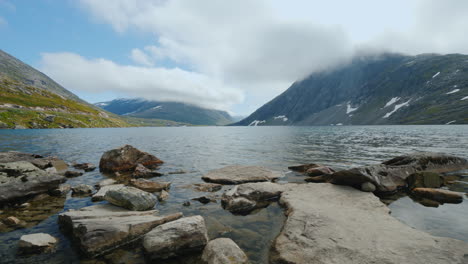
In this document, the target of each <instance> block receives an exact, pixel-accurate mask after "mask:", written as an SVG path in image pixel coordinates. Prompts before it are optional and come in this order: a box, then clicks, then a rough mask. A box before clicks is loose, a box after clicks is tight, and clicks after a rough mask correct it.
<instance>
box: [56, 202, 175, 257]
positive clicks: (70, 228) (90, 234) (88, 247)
mask: <svg viewBox="0 0 468 264" xmlns="http://www.w3.org/2000/svg"><path fill="white" fill-rule="evenodd" d="M156 213H157V211H156V210H150V211H144V212H137V211H129V210H126V209H124V208H121V207H116V206H113V205H110V204H100V205H94V206H89V207H85V208H81V209H79V210H69V211H67V212H65V213H62V214H60V215H59V218H58V222H59V224H60V226H61V227H62V228H63V230H64V231H66V232H69V234H70V235H71V236H72V237H73V238H74V240H75V241H76V242H77V243H78V245H79V247H80V249H81V251H82V252H83V253H84V254H85V255H86V256H88V257H96V256H99V255H103V254H106V253H107V252H109V251H112V250H114V249H116V248H119V247H122V246H125V245H127V244H129V243H132V242H133V241H135V240H137V239H140V238H141V237H142V236H143V235H144V234H146V233H147V232H148V231H150V230H151V229H153V228H154V227H156V226H158V225H161V224H164V223H167V222H170V221H174V220H176V219H179V218H181V217H182V213H176V214H171V215H166V216H158V215H156Z"/></svg>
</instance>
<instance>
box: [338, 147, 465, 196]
mask: <svg viewBox="0 0 468 264" xmlns="http://www.w3.org/2000/svg"><path fill="white" fill-rule="evenodd" d="M466 168H468V161H467V160H466V159H463V158H460V157H455V156H450V155H446V154H441V153H432V152H416V153H412V154H408V155H404V156H399V157H396V158H393V159H391V160H388V161H386V162H383V163H382V164H377V165H371V166H365V167H360V168H353V169H350V170H343V171H338V172H335V173H333V174H332V175H331V179H330V182H331V183H334V184H339V185H349V186H354V187H356V188H359V187H361V185H362V184H363V183H365V182H371V183H372V184H374V185H375V186H376V187H377V191H379V192H393V191H395V190H397V189H398V188H399V187H405V186H406V185H407V178H408V177H409V176H410V175H411V174H413V173H417V172H421V171H426V172H437V173H443V172H450V171H457V170H462V169H466Z"/></svg>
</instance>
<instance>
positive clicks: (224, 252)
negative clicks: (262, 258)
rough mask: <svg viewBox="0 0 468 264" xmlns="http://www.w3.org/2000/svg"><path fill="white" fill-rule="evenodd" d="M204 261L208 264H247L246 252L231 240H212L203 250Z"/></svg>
mask: <svg viewBox="0 0 468 264" xmlns="http://www.w3.org/2000/svg"><path fill="white" fill-rule="evenodd" d="M202 260H203V261H204V262H205V263H207V264H247V263H249V259H248V258H247V255H245V253H244V251H242V249H240V248H239V246H238V245H237V244H236V243H235V242H234V241H232V239H230V238H217V239H214V240H211V241H210V242H208V244H207V245H206V247H205V249H204V250H203V254H202Z"/></svg>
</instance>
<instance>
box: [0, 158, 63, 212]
mask: <svg viewBox="0 0 468 264" xmlns="http://www.w3.org/2000/svg"><path fill="white" fill-rule="evenodd" d="M64 181H65V178H64V177H63V176H60V175H57V174H50V173H47V172H46V171H44V170H41V169H39V168H37V167H36V166H34V165H33V164H31V163H30V162H27V161H18V162H9V163H0V203H5V202H8V201H13V200H16V199H19V198H23V197H26V196H31V195H34V194H40V193H45V192H48V191H49V190H54V189H56V188H57V187H58V186H59V184H60V183H62V182H64Z"/></svg>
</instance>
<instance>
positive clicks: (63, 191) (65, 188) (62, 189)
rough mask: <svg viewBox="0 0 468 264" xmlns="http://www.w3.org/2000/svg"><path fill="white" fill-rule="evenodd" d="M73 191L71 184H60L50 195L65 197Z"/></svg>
mask: <svg viewBox="0 0 468 264" xmlns="http://www.w3.org/2000/svg"><path fill="white" fill-rule="evenodd" d="M70 190H71V186H70V184H60V185H59V187H58V188H57V189H54V190H51V191H50V192H49V193H50V194H51V195H54V196H64V195H67V193H68V192H69V191H70Z"/></svg>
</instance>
